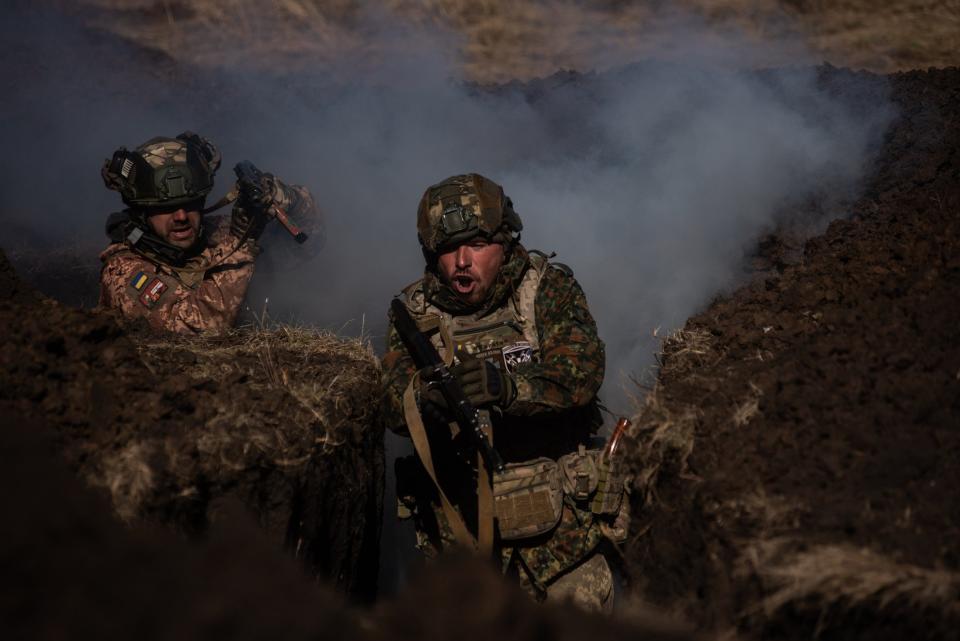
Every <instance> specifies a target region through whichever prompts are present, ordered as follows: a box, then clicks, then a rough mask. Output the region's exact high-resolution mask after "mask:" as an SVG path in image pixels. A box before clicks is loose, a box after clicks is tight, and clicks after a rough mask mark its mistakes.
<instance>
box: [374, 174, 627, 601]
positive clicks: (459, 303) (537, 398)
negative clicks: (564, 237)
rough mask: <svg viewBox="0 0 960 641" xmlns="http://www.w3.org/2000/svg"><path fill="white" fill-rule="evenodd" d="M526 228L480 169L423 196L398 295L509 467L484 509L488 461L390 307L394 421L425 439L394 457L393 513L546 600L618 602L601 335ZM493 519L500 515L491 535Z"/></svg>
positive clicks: (387, 371) (573, 285) (428, 545)
mask: <svg viewBox="0 0 960 641" xmlns="http://www.w3.org/2000/svg"><path fill="white" fill-rule="evenodd" d="M521 229H522V225H521V222H520V217H519V216H518V215H517V213H516V212H515V211H514V209H513V205H512V203H511V201H510V199H509V198H507V197H506V196H505V195H504V192H503V189H502V188H501V187H500V186H499V185H498V184H496V183H495V182H493V181H491V180H489V179H488V178H485V177H483V176H480V175H478V174H469V175H460V176H453V177H450V178H448V179H446V180H444V181H442V182H440V183H438V184H436V185H433V186H431V187H429V188H428V189H427V190H426V192H425V193H424V195H423V198H422V199H421V201H420V206H419V210H418V214H417V231H418V232H419V240H420V244H421V247H422V250H423V255H424V257H425V259H426V269H425V273H424V275H423V278H421V279H420V280H418V281H416V282H415V283H413V284H411V285H410V286H408V287H406V288H405V289H404V290H403V292H402V294H401V296H400V300H402V301H403V303H404V305H405V306H406V309H407V310H408V311H409V313H410V315H411V317H412V319H413V320H414V321H415V323H416V326H417V328H418V329H419V330H420V331H421V332H422V333H423V334H425V335H426V336H427V337H429V340H430V341H431V342H432V343H433V344H434V346H435V347H436V348H437V350H438V352H439V353H440V354H441V356H442V357H443V358H444V360H445V362H446V363H448V365H449V366H450V370H451V372H452V373H453V374H454V375H455V376H456V378H457V379H458V381H459V382H460V385H461V387H462V388H463V391H464V392H465V394H466V395H467V396H468V398H469V400H470V401H471V402H472V404H473V405H474V406H476V407H478V408H481V409H483V410H484V411H487V412H489V414H490V417H491V422H492V434H490V436H491V437H492V443H493V446H494V448H495V449H496V450H497V451H498V452H499V454H500V455H501V456H502V458H503V459H504V461H505V462H506V469H505V471H504V472H503V473H502V474H493V475H492V479H493V480H492V483H489V484H488V487H490V490H489V491H488V492H487V493H486V494H487V495H489V496H490V499H491V500H490V503H492V505H491V506H490V507H488V508H487V510H485V509H484V507H483V503H484V502H485V499H484V494H485V493H484V491H483V490H482V486H483V483H484V477H483V473H482V469H481V468H483V465H482V463H481V462H479V461H478V460H477V459H476V454H475V453H472V452H470V448H469V447H468V446H465V445H464V444H463V443H462V442H461V441H462V440H463V439H462V434H459V435H458V428H457V426H455V425H448V422H449V421H450V420H451V416H450V414H449V412H448V406H447V404H446V401H445V399H444V397H443V396H442V395H441V394H439V393H438V390H437V389H436V387H435V386H433V385H432V384H431V383H430V382H428V381H427V380H426V377H427V372H426V371H425V369H426V368H424V370H421V371H418V368H417V367H416V366H415V365H414V362H413V360H412V358H411V356H410V355H409V354H408V352H407V350H406V349H405V347H404V342H403V341H402V339H401V337H400V335H399V334H398V331H397V321H396V318H395V317H394V314H393V313H392V312H391V324H390V328H389V332H388V336H387V343H388V345H387V353H386V355H385V357H384V360H383V366H384V379H385V395H386V398H385V407H386V412H387V416H388V422H389V423H388V426H389V427H390V428H391V429H393V430H394V431H395V432H397V433H399V434H402V435H406V436H411V437H412V438H413V440H414V444H415V446H417V447H416V449H417V454H415V455H413V456H411V457H408V458H406V459H400V460H399V461H398V462H397V469H396V472H397V492H398V496H399V497H400V498H399V503H400V505H399V509H400V516H401V518H413V519H414V524H415V528H416V531H417V547H418V548H419V549H420V550H421V551H422V552H424V553H425V554H426V555H427V556H428V557H435V556H436V555H438V554H440V553H441V552H443V551H445V550H447V549H449V548H451V547H453V546H457V545H461V546H465V547H468V548H471V549H474V550H480V551H481V552H482V553H483V554H490V555H491V556H492V557H493V558H494V559H495V561H496V562H497V563H498V565H499V567H500V568H501V569H502V571H503V572H504V573H505V574H507V575H510V576H513V577H515V578H516V579H517V580H518V581H519V583H520V584H521V586H523V588H524V589H525V590H526V591H528V592H529V593H530V594H531V595H533V596H534V597H535V598H536V599H537V600H541V601H543V600H547V601H559V600H564V599H572V600H573V601H574V602H575V603H577V604H578V605H580V606H582V607H584V608H586V609H588V610H593V611H600V612H609V611H610V609H611V608H612V604H613V587H614V586H613V578H612V575H611V570H610V565H609V563H608V560H607V558H606V556H605V554H604V553H603V551H604V549H605V545H604V544H605V542H606V541H608V540H611V539H612V540H615V541H620V540H623V538H625V536H626V529H625V527H623V524H624V523H625V522H626V521H627V520H628V517H627V515H626V513H625V510H626V509H627V504H628V501H626V500H624V499H623V489H624V486H625V482H624V479H623V477H622V475H617V474H615V473H614V472H612V471H611V469H610V468H609V466H607V465H605V464H604V462H603V461H602V460H601V456H599V451H598V450H592V449H589V445H590V444H591V442H592V437H593V436H594V435H595V434H596V431H597V429H598V427H599V426H600V424H601V423H602V420H601V417H600V412H599V409H598V402H597V391H598V390H599V388H600V385H601V383H602V381H603V374H604V359H605V356H604V345H603V341H601V340H600V338H599V337H598V336H597V327H596V323H595V322H594V320H593V317H592V316H591V314H590V310H589V309H588V307H587V301H586V297H585V296H584V293H583V291H582V290H581V288H580V285H579V284H578V283H577V281H576V280H575V279H574V277H573V274H572V272H571V270H570V269H569V268H568V267H566V266H564V265H561V264H558V263H553V262H550V260H549V257H548V256H546V255H544V254H543V253H540V252H537V251H528V250H527V249H525V248H524V246H523V245H522V244H521V243H520V230H521ZM420 435H422V436H423V437H424V439H425V440H421V441H418V438H417V437H418V436H420ZM418 443H420V445H418ZM423 443H426V444H427V445H428V447H427V448H424V447H423V446H422V444H423ZM424 449H426V450H427V451H426V452H424V451H423V450H424ZM615 477H616V478H615ZM485 519H490V520H492V521H493V522H494V523H495V525H494V526H492V531H493V535H492V542H491V543H490V544H489V545H488V547H489V549H484V542H483V535H482V531H483V530H484V520H485Z"/></svg>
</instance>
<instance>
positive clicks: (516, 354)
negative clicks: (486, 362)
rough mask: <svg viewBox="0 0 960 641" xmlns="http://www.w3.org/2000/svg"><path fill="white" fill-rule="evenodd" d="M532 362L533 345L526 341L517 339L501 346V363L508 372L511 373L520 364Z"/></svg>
mask: <svg viewBox="0 0 960 641" xmlns="http://www.w3.org/2000/svg"><path fill="white" fill-rule="evenodd" d="M532 362H533V346H532V345H531V344H530V343H528V342H527V341H519V342H516V343H514V344H513V345H507V346H506V347H504V348H503V364H504V366H506V368H507V372H509V373H513V372H514V370H516V368H518V367H520V366H521V365H527V364H529V363H532Z"/></svg>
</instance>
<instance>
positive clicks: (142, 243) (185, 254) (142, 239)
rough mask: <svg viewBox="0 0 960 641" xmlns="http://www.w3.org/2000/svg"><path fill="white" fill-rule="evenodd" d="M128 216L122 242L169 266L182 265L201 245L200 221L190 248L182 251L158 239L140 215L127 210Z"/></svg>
mask: <svg viewBox="0 0 960 641" xmlns="http://www.w3.org/2000/svg"><path fill="white" fill-rule="evenodd" d="M128 216H129V218H128V222H127V223H126V225H125V226H124V227H123V241H124V242H126V243H127V244H128V245H129V246H130V247H131V248H133V249H136V250H140V251H143V250H147V251H149V252H150V253H153V254H155V255H156V256H157V257H159V258H161V259H162V260H163V261H164V262H167V263H169V264H171V265H182V264H183V263H184V262H186V260H187V258H189V257H191V256H192V255H194V254H196V253H198V252H197V251H196V249H197V247H198V246H199V245H200V243H201V239H202V238H203V231H204V230H203V220H202V219H201V221H200V228H199V229H198V230H197V237H196V239H195V240H194V242H193V244H192V245H191V246H190V247H188V248H186V249H184V248H183V247H178V246H176V245H172V244H170V243H168V242H166V241H165V240H163V239H162V238H160V237H159V236H158V235H157V234H156V233H154V231H153V229H152V228H151V227H150V224H149V223H148V222H147V221H146V220H144V219H143V218H142V216H141V215H138V214H135V213H133V212H130V211H129V210H128Z"/></svg>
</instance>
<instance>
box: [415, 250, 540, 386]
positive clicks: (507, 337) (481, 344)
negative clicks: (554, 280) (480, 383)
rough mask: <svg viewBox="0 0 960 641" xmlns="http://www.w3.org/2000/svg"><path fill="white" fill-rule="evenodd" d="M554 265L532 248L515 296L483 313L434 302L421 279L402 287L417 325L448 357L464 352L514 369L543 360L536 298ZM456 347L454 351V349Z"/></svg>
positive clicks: (448, 360)
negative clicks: (449, 309)
mask: <svg viewBox="0 0 960 641" xmlns="http://www.w3.org/2000/svg"><path fill="white" fill-rule="evenodd" d="M549 268H550V264H549V263H548V262H547V258H546V257H545V256H543V255H542V254H539V253H535V252H530V267H529V268H528V269H527V271H526V273H525V274H524V276H523V279H522V280H521V282H520V285H519V287H517V289H516V291H515V292H514V294H513V296H510V297H508V299H507V301H506V304H505V305H501V306H500V307H499V308H497V309H495V310H493V311H491V312H488V313H487V314H486V315H482V316H481V315H480V314H466V315H462V316H454V315H452V314H450V313H449V312H446V311H444V310H442V309H440V308H439V307H437V306H435V305H433V304H431V303H430V302H428V301H427V300H426V297H425V296H424V292H423V281H422V280H419V281H417V282H415V283H413V284H412V285H410V286H409V287H407V288H406V289H405V290H404V291H403V295H404V301H405V302H406V305H407V308H408V309H409V310H410V315H411V316H412V317H413V319H414V321H415V322H416V323H417V327H418V329H419V330H420V331H421V332H423V333H424V334H426V335H427V336H429V337H430V341H431V342H432V343H433V345H434V346H435V347H436V348H437V351H439V352H440V356H441V357H443V359H444V360H445V361H446V362H448V363H450V362H456V361H457V360H458V359H457V358H456V354H457V353H458V352H461V351H465V352H466V353H468V354H471V355H473V356H475V357H476V358H481V359H484V360H489V361H491V362H493V363H494V364H495V365H497V366H498V367H500V368H501V369H503V370H504V371H506V372H508V373H512V372H513V371H514V370H515V369H516V368H517V367H520V366H522V365H524V364H526V363H532V362H537V361H538V360H539V354H540V339H539V335H538V333H537V319H536V300H537V291H538V290H539V288H540V281H541V279H542V278H543V275H544V273H546V270H547V269H549ZM451 348H452V349H453V350H454V353H453V354H450V353H449V350H450V349H451Z"/></svg>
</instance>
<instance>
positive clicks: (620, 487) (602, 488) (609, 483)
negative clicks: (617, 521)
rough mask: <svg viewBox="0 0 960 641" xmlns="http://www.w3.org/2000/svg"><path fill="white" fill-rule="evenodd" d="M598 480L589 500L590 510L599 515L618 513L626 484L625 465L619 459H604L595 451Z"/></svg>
mask: <svg viewBox="0 0 960 641" xmlns="http://www.w3.org/2000/svg"><path fill="white" fill-rule="evenodd" d="M596 460H597V468H598V470H599V482H598V483H597V493H596V494H595V495H594V497H593V500H592V501H591V502H590V511H591V512H593V513H594V514H597V515H600V516H615V515H617V514H619V512H620V507H621V505H622V504H623V494H624V491H625V490H626V485H627V472H626V469H625V466H624V465H623V464H622V463H620V462H619V461H612V462H611V461H605V460H603V458H602V457H601V456H600V452H597V459H596Z"/></svg>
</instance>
